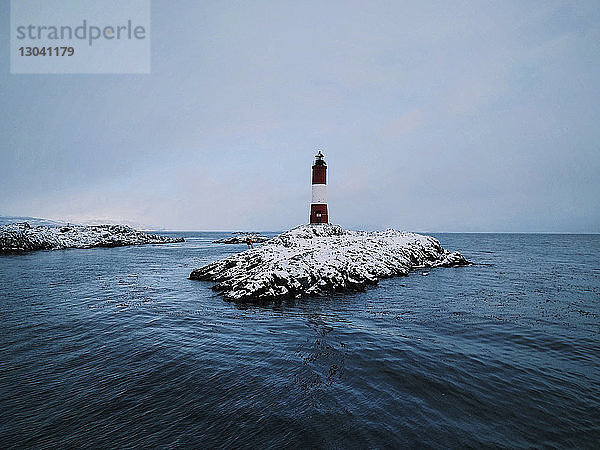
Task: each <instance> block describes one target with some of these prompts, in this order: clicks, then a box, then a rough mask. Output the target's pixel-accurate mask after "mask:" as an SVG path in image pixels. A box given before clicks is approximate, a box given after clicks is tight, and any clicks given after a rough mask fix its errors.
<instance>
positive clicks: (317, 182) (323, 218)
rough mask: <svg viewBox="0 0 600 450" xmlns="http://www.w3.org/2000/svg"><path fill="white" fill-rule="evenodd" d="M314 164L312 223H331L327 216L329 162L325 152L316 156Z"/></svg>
mask: <svg viewBox="0 0 600 450" xmlns="http://www.w3.org/2000/svg"><path fill="white" fill-rule="evenodd" d="M315 158H316V159H315V163H314V165H313V166H312V202H311V203H310V223H329V217H328V216H327V164H325V161H324V160H323V153H321V150H319V153H317V155H316V156H315Z"/></svg>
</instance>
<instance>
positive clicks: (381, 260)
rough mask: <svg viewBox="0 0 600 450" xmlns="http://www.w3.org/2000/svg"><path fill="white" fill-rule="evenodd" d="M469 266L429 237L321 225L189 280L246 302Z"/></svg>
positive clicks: (294, 231) (356, 287)
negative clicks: (211, 284) (424, 270)
mask: <svg viewBox="0 0 600 450" xmlns="http://www.w3.org/2000/svg"><path fill="white" fill-rule="evenodd" d="M467 264H469V262H468V261H467V260H466V259H465V258H464V257H463V256H462V255H461V254H460V253H458V252H454V253H450V252H449V251H448V250H445V249H443V248H442V246H441V245H440V243H439V242H438V241H437V239H434V238H432V237H430V236H423V235H420V234H415V233H407V232H401V231H396V230H392V229H388V230H385V231H375V232H364V231H348V230H344V229H342V228H341V227H340V226H337V225H331V224H318V225H302V226H299V227H296V228H294V229H292V230H290V231H287V232H285V233H282V234H280V235H279V236H276V237H274V238H272V239H270V240H269V241H267V242H266V243H265V244H263V245H262V246H261V247H258V248H255V249H249V250H246V251H244V252H241V253H238V254H235V255H232V256H230V257H228V258H225V259H223V260H220V261H216V262H213V263H211V264H208V265H207V266H204V267H202V268H200V269H195V270H194V271H192V273H191V274H190V279H193V280H206V281H214V282H216V283H217V284H216V285H215V286H214V287H213V289H214V290H215V291H219V292H221V293H222V295H223V297H224V298H225V299H226V300H228V301H240V302H243V301H255V300H258V301H260V300H273V299H282V298H290V297H301V296H302V295H317V294H322V293H325V292H331V291H356V290H362V289H364V288H365V286H367V285H368V284H375V283H377V282H378V281H379V279H380V278H387V277H393V276H398V275H408V273H409V271H410V270H411V269H414V268H423V267H438V266H442V267H451V266H462V265H467Z"/></svg>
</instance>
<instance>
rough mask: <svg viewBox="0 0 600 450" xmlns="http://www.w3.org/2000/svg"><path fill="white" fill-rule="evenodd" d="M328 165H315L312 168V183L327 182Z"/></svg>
mask: <svg viewBox="0 0 600 450" xmlns="http://www.w3.org/2000/svg"><path fill="white" fill-rule="evenodd" d="M326 170H327V166H313V168H312V184H326V178H327V175H326V173H327V172H326Z"/></svg>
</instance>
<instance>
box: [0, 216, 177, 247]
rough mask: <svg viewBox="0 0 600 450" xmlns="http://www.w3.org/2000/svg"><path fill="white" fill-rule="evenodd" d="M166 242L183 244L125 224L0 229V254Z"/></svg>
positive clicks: (26, 224)
mask: <svg viewBox="0 0 600 450" xmlns="http://www.w3.org/2000/svg"><path fill="white" fill-rule="evenodd" d="M169 242H183V238H177V239H174V238H169V237H165V236H158V235H155V234H148V233H144V232H143V231H138V230H135V229H133V228H131V227H128V226H126V225H90V226H61V227H48V226H36V227H32V226H30V225H29V223H27V222H20V223H13V224H10V225H4V226H0V253H8V252H23V251H33V250H56V249H64V248H90V247H120V246H124V245H138V244H162V243H169Z"/></svg>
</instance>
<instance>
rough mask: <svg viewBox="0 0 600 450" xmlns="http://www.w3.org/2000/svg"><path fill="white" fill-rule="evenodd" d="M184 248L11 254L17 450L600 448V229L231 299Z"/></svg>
mask: <svg viewBox="0 0 600 450" xmlns="http://www.w3.org/2000/svg"><path fill="white" fill-rule="evenodd" d="M167 234H169V235H172V236H183V237H184V238H185V242H183V243H176V244H167V245H144V246H131V247H120V248H95V249H70V250H58V251H39V252H33V253H26V254H12V255H3V256H0V326H1V330H0V350H1V354H0V447H2V448H13V447H15V448H68V447H88V448H123V447H125V448H128V447H136V448H156V447H159V448H175V447H184V448H190V447H193V448H212V447H219V448H250V447H252V448H407V447H408V448H456V447H471V448H489V447H494V448H497V447H503V448H507V447H508V448H524V447H528V448H529V447H535V448H598V447H599V446H600V235H567V234H560V235H558V234H556V235H553V234H442V233H433V235H434V236H435V237H437V238H438V239H439V240H440V242H441V243H442V245H443V246H444V247H445V248H447V249H449V250H458V251H460V252H462V253H463V254H464V255H465V256H466V258H467V259H469V260H470V261H472V262H473V263H474V264H473V265H470V266H467V267H460V268H436V269H428V270H416V271H414V272H412V273H411V274H410V275H409V276H407V277H399V278H391V279H384V280H381V281H380V282H379V284H378V285H376V286H373V287H369V288H368V289H367V290H366V291H364V292H358V293H349V294H331V295H327V296H321V297H308V298H302V299H296V300H289V301H284V302H276V303H266V304H236V303H228V302H226V301H224V300H223V298H222V297H220V296H219V295H218V294H217V293H215V292H214V291H212V290H211V287H212V283H210V282H201V281H193V280H189V279H188V276H189V274H190V272H191V270H192V269H194V268H197V267H201V266H203V265H205V264H207V263H209V262H211V261H214V260H217V259H220V258H223V257H226V256H228V255H231V254H233V253H236V252H239V251H242V250H244V249H245V245H226V244H213V243H212V241H214V240H216V239H218V238H222V237H228V236H230V235H231V234H230V233H225V232H223V233H216V232H182V233H167Z"/></svg>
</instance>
